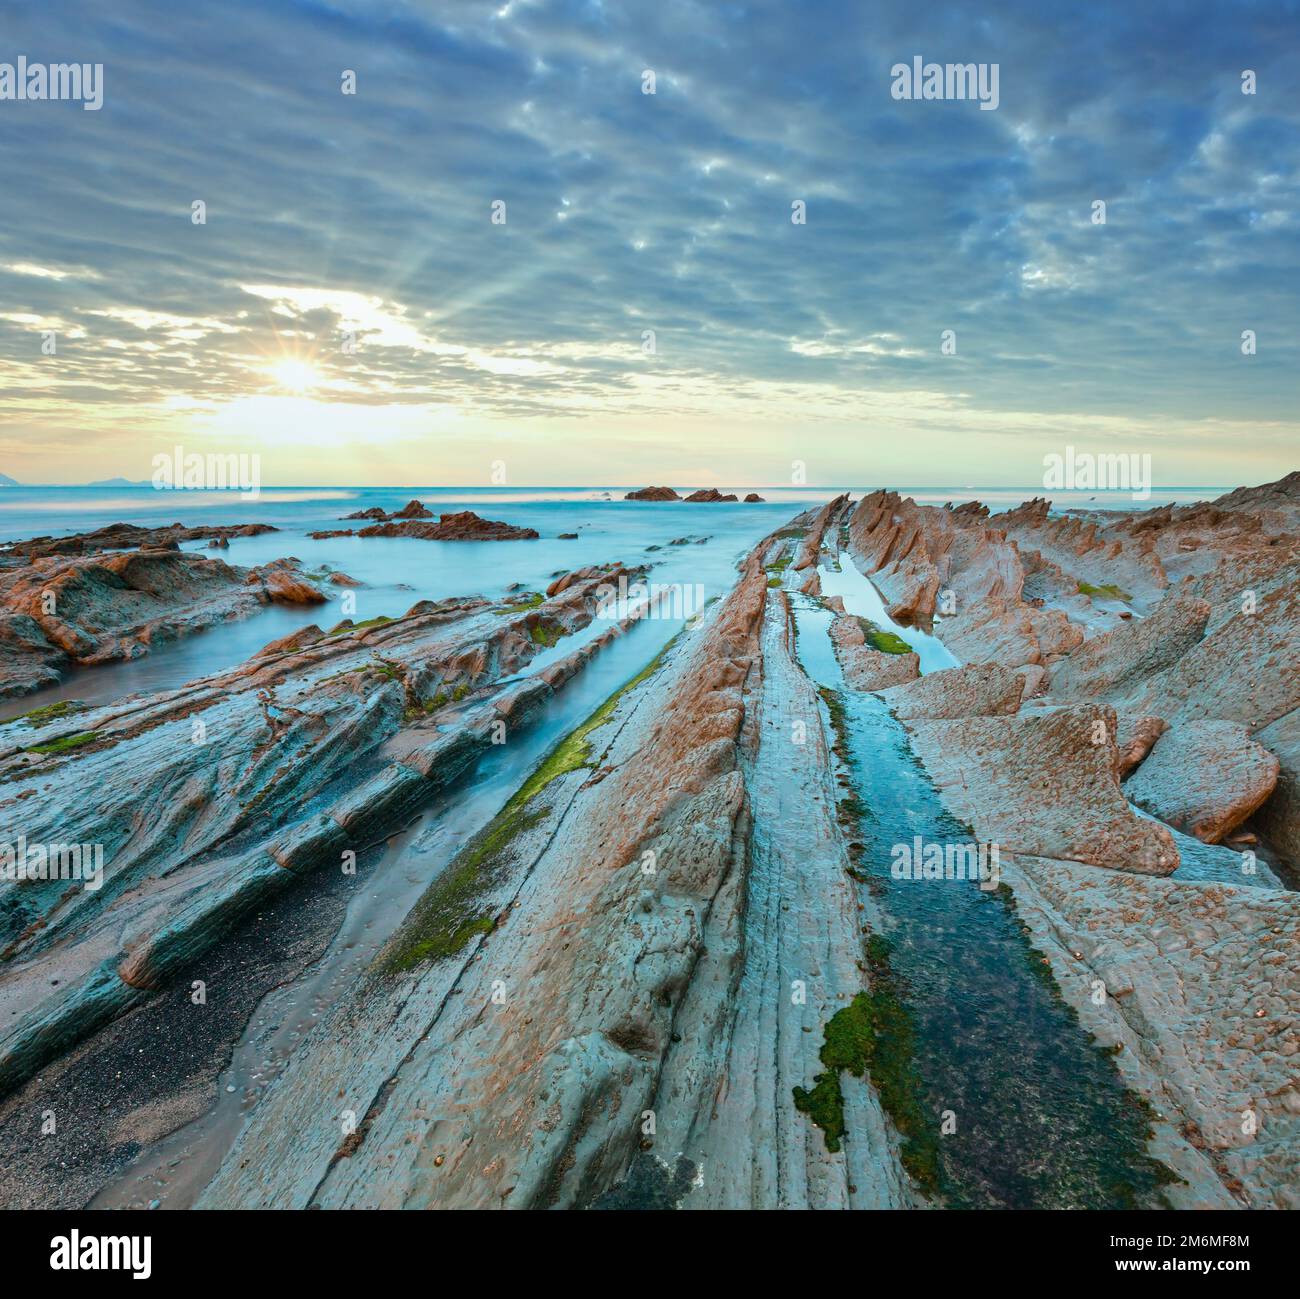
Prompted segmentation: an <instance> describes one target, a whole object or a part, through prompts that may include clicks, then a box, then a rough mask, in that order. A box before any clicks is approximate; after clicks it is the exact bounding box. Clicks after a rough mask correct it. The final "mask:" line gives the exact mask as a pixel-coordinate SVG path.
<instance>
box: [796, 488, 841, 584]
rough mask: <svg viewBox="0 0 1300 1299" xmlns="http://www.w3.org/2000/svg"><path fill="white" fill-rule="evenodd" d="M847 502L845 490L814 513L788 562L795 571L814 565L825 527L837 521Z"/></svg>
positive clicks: (800, 571)
mask: <svg viewBox="0 0 1300 1299" xmlns="http://www.w3.org/2000/svg"><path fill="white" fill-rule="evenodd" d="M848 503H849V497H848V493H847V492H845V493H844V494H843V495H842V496H837V497H836V498H835V499H834V500H833V501H827V503H826V504H825V505H823V506H822V507H821V508H820V509H819V510H817V511H816V513H814V515H813V517H812V522H811V523H810V524H809V525H808V530H807V532H805V533H804V536H803V538H802V539H801V540H800V542H799V545H798V546H797V547H796V548H795V553H794V559H793V560H792V561H791V564H790V567H791V568H792V569H794V571H795V572H796V573H802V572H803V571H804V569H806V568H812V567H814V566H815V565H816V563H817V556H818V553H819V552H820V550H821V545H822V540H823V538H824V537H825V536H826V529H827V528H829V527H831V526H832V525H834V524H835V523H836V522H838V520H839V517H840V515H841V514H842V513H843V511H844V509H845V508H846V507H847V505H848Z"/></svg>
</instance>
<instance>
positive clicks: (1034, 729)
mask: <svg viewBox="0 0 1300 1299" xmlns="http://www.w3.org/2000/svg"><path fill="white" fill-rule="evenodd" d="M906 725H907V726H908V728H909V730H910V731H911V733H912V742H913V748H914V749H915V750H916V754H917V756H918V757H919V758H920V759H921V761H922V763H923V764H924V766H925V768H926V770H927V771H928V772H929V773H930V775H931V777H932V779H933V780H934V782H935V785H936V787H937V788H938V790H939V792H940V795H941V796H942V797H943V799H944V801H945V802H946V803H947V804H948V806H949V807H950V809H951V810H952V811H953V813H954V814H955V815H956V816H957V817H959V818H960V819H961V820H962V821H964V822H965V823H966V824H968V825H970V826H971V827H972V829H973V830H974V831H975V835H976V837H977V839H979V840H980V841H983V842H987V843H996V844H998V845H999V846H1000V848H1001V850H1002V851H1005V852H1013V853H1033V854H1034V855H1036V856H1040V857H1057V858H1064V859H1067V860H1070V861H1078V862H1085V863H1087V864H1088V865H1092V866H1104V867H1109V868H1110V869H1113V870H1122V871H1135V872H1138V873H1141V874H1147V875H1169V874H1171V873H1172V872H1173V871H1175V870H1176V869H1177V868H1178V850H1177V848H1175V846H1174V843H1173V839H1172V837H1171V836H1170V834H1169V831H1168V830H1166V829H1165V827H1164V826H1162V825H1159V824H1158V823H1156V822H1154V821H1150V820H1147V819H1146V818H1143V817H1139V816H1136V815H1134V813H1133V812H1132V811H1131V809H1130V808H1129V805H1128V803H1127V801H1126V800H1125V798H1124V794H1123V792H1122V790H1121V789H1120V784H1119V778H1118V772H1119V752H1118V749H1117V748H1116V745H1115V734H1116V721H1115V713H1114V710H1113V709H1111V708H1109V707H1107V706H1105V705H1097V704H1090V705H1080V706H1076V707H1070V708H1061V709H1056V710H1054V711H1051V712H1047V713H1040V714H1021V715H1019V716H1016V717H969V718H959V719H954V720H946V721H932V720H928V719H912V720H909V721H908V722H906Z"/></svg>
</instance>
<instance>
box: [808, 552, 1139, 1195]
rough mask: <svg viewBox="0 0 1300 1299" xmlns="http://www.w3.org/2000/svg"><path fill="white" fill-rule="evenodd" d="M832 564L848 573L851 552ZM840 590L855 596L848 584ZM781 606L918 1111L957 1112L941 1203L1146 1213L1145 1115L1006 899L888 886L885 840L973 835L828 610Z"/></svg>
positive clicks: (906, 883) (958, 885)
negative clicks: (902, 1030) (819, 727)
mask: <svg viewBox="0 0 1300 1299" xmlns="http://www.w3.org/2000/svg"><path fill="white" fill-rule="evenodd" d="M841 563H842V565H843V568H844V569H845V570H848V569H850V568H851V563H850V561H849V559H848V556H847V555H841ZM857 580H858V581H859V582H860V581H863V580H865V579H861V578H860V577H858V579H857ZM843 585H844V586H845V589H846V591H848V592H849V594H850V595H851V594H852V592H853V590H854V589H855V588H856V583H854V582H851V581H845V582H844V583H843ZM791 599H792V601H793V602H794V606H795V616H796V620H797V624H798V638H797V641H796V644H797V648H798V654H799V659H800V662H801V663H802V664H803V666H804V669H805V671H807V673H808V674H809V676H810V677H812V679H813V680H814V681H816V682H817V683H818V684H819V685H824V686H829V687H830V688H831V689H833V690H835V691H837V692H838V694H839V696H840V699H841V701H842V702H843V705H844V710H845V726H846V731H847V739H848V747H849V752H850V753H851V755H852V759H853V767H852V773H851V774H852V777H853V784H854V790H855V792H856V793H857V795H858V796H859V798H860V799H861V800H862V803H863V804H865V806H866V809H867V810H866V812H865V814H864V815H863V816H862V818H861V820H860V822H859V836H860V839H861V841H862V843H863V844H864V846H865V849H866V851H865V853H864V854H863V859H862V865H863V868H864V869H865V870H866V871H867V872H869V874H870V875H871V876H872V877H873V878H872V880H871V883H870V885H863V886H862V887H869V888H871V889H872V891H873V892H875V893H876V894H877V899H876V900H877V903H878V905H879V907H880V908H881V910H882V911H883V913H884V916H885V937H886V938H887V939H888V940H889V942H890V944H891V948H892V950H891V954H890V965H891V967H892V969H893V972H894V974H895V975H896V976H897V977H898V978H899V979H900V980H901V982H902V984H903V987H904V994H903V995H904V999H905V1002H906V1005H907V1007H908V1010H909V1011H910V1013H911V1015H912V1018H913V1022H914V1028H915V1035H916V1067H917V1072H918V1073H919V1075H920V1082H921V1090H922V1099H923V1104H924V1107H925V1110H926V1112H927V1113H928V1114H929V1115H931V1116H933V1121H934V1123H935V1124H936V1126H937V1125H938V1124H939V1121H940V1115H942V1114H943V1113H944V1112H945V1111H950V1112H952V1113H953V1114H954V1115H955V1116H956V1130H955V1131H954V1132H952V1133H950V1134H949V1135H946V1136H944V1137H942V1138H941V1140H940V1143H939V1144H940V1162H941V1165H942V1185H943V1199H944V1201H945V1203H947V1204H948V1205H949V1206H950V1207H956V1208H1118V1207H1124V1206H1128V1205H1147V1204H1150V1203H1152V1202H1153V1199H1154V1197H1155V1195H1156V1194H1157V1191H1158V1187H1159V1181H1158V1175H1157V1170H1156V1169H1155V1168H1154V1166H1153V1165H1152V1164H1151V1163H1150V1162H1149V1161H1148V1160H1147V1159H1146V1157H1145V1132H1146V1127H1147V1122H1146V1119H1145V1118H1144V1116H1143V1115H1142V1114H1141V1113H1140V1112H1139V1111H1138V1110H1137V1109H1136V1108H1135V1107H1134V1104H1133V1100H1132V1098H1131V1097H1130V1095H1129V1094H1128V1093H1127V1092H1126V1091H1125V1090H1124V1088H1123V1086H1122V1085H1121V1083H1120V1079H1119V1075H1118V1074H1117V1072H1116V1070H1115V1068H1114V1065H1113V1063H1112V1062H1111V1060H1110V1059H1109V1058H1108V1057H1107V1056H1105V1055H1104V1054H1103V1053H1102V1052H1101V1051H1099V1050H1098V1049H1096V1047H1095V1046H1094V1045H1093V1044H1092V1042H1091V1040H1090V1038H1089V1037H1088V1035H1087V1034H1086V1033H1085V1032H1084V1031H1083V1030H1082V1029H1081V1028H1080V1027H1079V1025H1078V1022H1077V1020H1076V1019H1075V1018H1074V1016H1073V1014H1072V1013H1071V1011H1070V1010H1069V1009H1068V1008H1067V1007H1066V1005H1065V1004H1064V1003H1063V1001H1062V1000H1061V998H1060V996H1059V994H1058V993H1056V992H1055V991H1054V990H1053V989H1052V987H1051V986H1050V985H1049V983H1048V982H1047V981H1046V980H1045V979H1044V978H1043V975H1042V970H1043V968H1044V967H1043V965H1042V961H1041V958H1040V957H1039V956H1038V955H1037V954H1036V953H1035V952H1034V951H1033V949H1032V948H1031V947H1030V945H1029V942H1028V941H1027V939H1026V938H1025V936H1024V934H1023V932H1022V930H1021V928H1020V924H1019V921H1018V920H1017V919H1016V917H1015V915H1014V913H1013V912H1012V910H1011V909H1010V908H1009V906H1008V904H1007V903H1006V902H1005V901H1004V900H1003V899H1002V898H1001V897H999V896H998V895H997V894H995V893H992V892H985V891H982V890H981V889H980V888H979V886H978V884H976V883H975V882H972V881H966V880H943V879H941V880H895V879H894V878H893V877H892V875H891V871H890V866H891V861H892V850H893V846H894V845H895V844H909V845H910V844H912V843H913V842H914V839H915V836H917V835H919V836H921V838H922V841H923V842H924V843H927V844H928V843H937V844H964V843H969V842H971V835H970V832H969V830H968V829H967V828H966V827H965V826H962V825H961V824H960V823H958V822H957V821H956V820H955V819H954V818H953V817H952V816H951V815H949V813H948V812H947V811H946V810H945V808H944V807H943V804H942V803H941V801H940V799H939V796H938V794H937V793H936V792H935V789H934V787H933V785H932V784H931V783H930V780H929V777H928V776H927V775H926V774H925V772H924V770H923V769H922V768H921V766H920V764H919V763H918V762H917V761H916V759H915V757H914V756H913V754H912V750H911V745H910V743H909V741H908V738H907V732H906V731H905V730H904V728H903V726H902V724H901V723H900V722H898V721H897V720H896V719H895V717H894V716H893V714H892V713H891V712H890V711H889V709H888V708H887V707H886V706H885V704H884V703H883V702H882V701H881V699H880V698H879V697H878V696H877V695H874V694H868V693H862V692H859V691H855V690H853V689H851V688H849V687H847V686H846V684H845V681H844V678H843V676H842V674H841V672H840V668H839V664H838V662H837V660H836V658H835V655H834V652H833V650H832V648H831V643H830V637H829V634H828V630H829V626H830V622H831V614H830V613H829V612H828V611H826V610H824V609H821V608H819V607H817V606H816V605H815V604H814V603H813V602H812V601H811V600H809V599H808V598H807V597H804V596H799V595H792V596H791ZM845 603H846V606H848V607H849V608H850V610H851V611H853V608H852V603H851V601H850V599H849V598H846V600H845ZM858 611H862V612H865V609H861V610H858ZM877 620H878V621H880V623H881V625H882V626H886V627H888V626H890V625H891V624H890V623H889V622H888V620H886V619H882V618H878V619H877ZM895 630H899V634H901V630H900V629H897V628H895ZM918 648H919V647H918ZM939 666H943V665H942V664H940V665H939Z"/></svg>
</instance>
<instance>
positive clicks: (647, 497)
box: [623, 487, 682, 501]
mask: <svg viewBox="0 0 1300 1299" xmlns="http://www.w3.org/2000/svg"><path fill="white" fill-rule="evenodd" d="M623 499H624V500H625V501H680V500H681V499H682V498H681V497H680V496H678V495H677V493H676V492H675V491H673V489H672V488H671V487H642V488H640V489H639V490H637V491H635V492H628V494H627V495H626V496H624V497H623Z"/></svg>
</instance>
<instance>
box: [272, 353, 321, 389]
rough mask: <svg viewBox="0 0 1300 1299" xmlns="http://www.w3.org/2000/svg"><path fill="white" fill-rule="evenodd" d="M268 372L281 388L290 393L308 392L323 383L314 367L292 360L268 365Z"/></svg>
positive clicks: (304, 362)
mask: <svg viewBox="0 0 1300 1299" xmlns="http://www.w3.org/2000/svg"><path fill="white" fill-rule="evenodd" d="M266 372H267V373H268V374H269V375H270V376H271V378H273V379H274V380H275V381H276V383H277V384H279V385H280V387H281V388H284V389H286V390H287V391H289V392H308V391H309V390H310V389H312V388H315V387H318V386H319V385H320V383H321V376H320V373H319V372H318V371H317V370H316V369H315V367H314V366H311V365H309V364H308V363H307V362H306V361H296V360H293V359H292V358H290V359H288V360H284V361H276V362H274V363H273V364H271V365H268V366H267V367H266Z"/></svg>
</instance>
